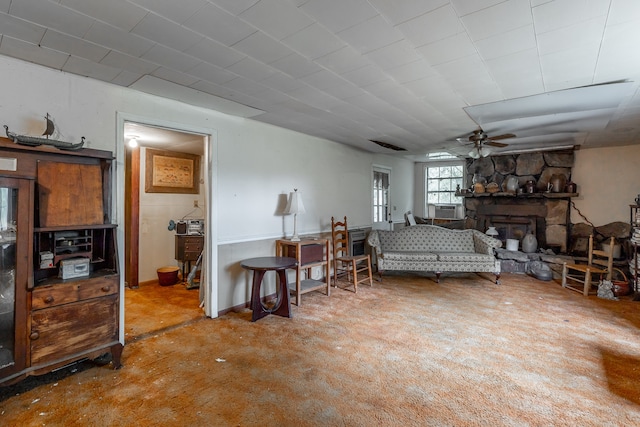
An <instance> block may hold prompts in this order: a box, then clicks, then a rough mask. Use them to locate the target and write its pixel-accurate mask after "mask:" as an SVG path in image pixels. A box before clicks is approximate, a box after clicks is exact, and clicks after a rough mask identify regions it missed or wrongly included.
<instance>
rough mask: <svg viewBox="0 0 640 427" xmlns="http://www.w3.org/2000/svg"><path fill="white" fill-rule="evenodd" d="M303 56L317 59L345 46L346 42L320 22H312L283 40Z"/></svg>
mask: <svg viewBox="0 0 640 427" xmlns="http://www.w3.org/2000/svg"><path fill="white" fill-rule="evenodd" d="M282 43H284V44H285V45H287V46H289V47H290V48H291V49H293V50H295V51H296V52H298V53H299V54H301V55H302V56H304V57H306V58H309V59H312V60H313V59H316V58H320V57H322V56H325V55H327V54H329V53H331V52H335V51H337V50H338V49H341V48H342V47H344V45H345V43H344V42H343V41H342V40H340V39H339V38H337V37H336V36H334V35H333V34H331V33H330V32H329V31H328V30H327V29H325V28H323V27H322V26H320V25H319V24H312V25H310V26H308V27H307V28H305V29H303V30H301V31H299V32H297V33H295V34H293V35H292V36H289V37H287V38H285V39H283V40H282Z"/></svg>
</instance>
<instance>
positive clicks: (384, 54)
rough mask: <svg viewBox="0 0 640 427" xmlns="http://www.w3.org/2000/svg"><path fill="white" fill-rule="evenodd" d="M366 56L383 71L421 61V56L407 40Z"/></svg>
mask: <svg viewBox="0 0 640 427" xmlns="http://www.w3.org/2000/svg"><path fill="white" fill-rule="evenodd" d="M365 56H366V57H367V59H369V60H370V61H371V62H373V63H375V64H376V65H378V67H380V68H381V69H383V70H386V69H389V68H394V67H397V66H399V65H402V64H408V63H410V62H414V61H417V60H419V59H420V55H419V54H418V53H416V51H415V49H414V48H413V46H412V45H410V44H409V43H408V42H407V41H406V40H399V41H397V42H395V43H392V44H390V45H388V46H384V47H381V48H379V49H376V50H374V51H371V52H369V53H367V54H366V55H365Z"/></svg>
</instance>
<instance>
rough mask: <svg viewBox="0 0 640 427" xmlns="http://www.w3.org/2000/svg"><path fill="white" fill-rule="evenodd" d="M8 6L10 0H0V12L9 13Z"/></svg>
mask: <svg viewBox="0 0 640 427" xmlns="http://www.w3.org/2000/svg"><path fill="white" fill-rule="evenodd" d="M10 6H11V0H0V12H3V13H9V7H10Z"/></svg>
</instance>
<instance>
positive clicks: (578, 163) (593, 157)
mask: <svg viewBox="0 0 640 427" xmlns="http://www.w3.org/2000/svg"><path fill="white" fill-rule="evenodd" d="M575 156H576V157H575V165H574V167H573V170H572V174H571V179H572V180H573V181H574V182H575V183H576V184H578V193H580V196H579V197H577V198H574V199H573V201H574V202H575V205H576V207H577V208H578V209H579V210H580V212H582V214H583V215H584V216H585V217H586V218H587V219H588V220H589V221H591V222H592V223H593V224H594V225H595V226H601V225H605V224H608V223H610V222H614V221H622V222H628V221H629V205H630V204H634V203H635V201H634V200H635V198H636V197H637V196H638V194H640V167H639V166H638V159H640V145H629V146H624V147H611V148H597V149H596V148H593V149H583V150H578V151H576V153H575ZM571 222H572V223H574V224H575V223H579V222H585V220H584V219H583V218H582V217H580V215H579V213H578V212H577V211H576V210H575V209H572V210H571Z"/></svg>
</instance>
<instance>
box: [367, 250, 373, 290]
mask: <svg viewBox="0 0 640 427" xmlns="http://www.w3.org/2000/svg"><path fill="white" fill-rule="evenodd" d="M367 271H368V272H369V286H372V287H373V276H372V274H371V257H369V256H368V257H367Z"/></svg>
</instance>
